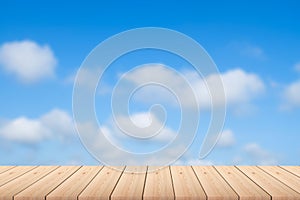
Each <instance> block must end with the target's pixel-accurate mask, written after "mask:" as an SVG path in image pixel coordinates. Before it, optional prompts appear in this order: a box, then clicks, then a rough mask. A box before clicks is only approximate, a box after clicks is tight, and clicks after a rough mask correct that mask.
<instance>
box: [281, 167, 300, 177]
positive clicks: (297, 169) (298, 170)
mask: <svg viewBox="0 0 300 200" xmlns="http://www.w3.org/2000/svg"><path fill="white" fill-rule="evenodd" d="M280 167H281V168H283V169H285V170H287V171H289V172H291V173H292V174H295V175H296V176H299V177H300V166H280Z"/></svg>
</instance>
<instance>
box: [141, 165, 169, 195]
mask: <svg viewBox="0 0 300 200" xmlns="http://www.w3.org/2000/svg"><path fill="white" fill-rule="evenodd" d="M152 168H155V169H156V168H157V167H149V168H148V172H147V178H146V184H145V189H144V195H143V197H144V198H143V199H145V200H154V199H162V200H163V199H166V200H169V199H170V200H171V199H174V191H173V183H172V177H171V171H170V167H163V168H161V169H159V170H155V171H153V170H154V169H152Z"/></svg>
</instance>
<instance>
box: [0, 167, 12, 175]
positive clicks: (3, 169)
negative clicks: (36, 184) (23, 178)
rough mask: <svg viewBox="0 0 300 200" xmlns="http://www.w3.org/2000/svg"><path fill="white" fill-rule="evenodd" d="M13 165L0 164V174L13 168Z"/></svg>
mask: <svg viewBox="0 0 300 200" xmlns="http://www.w3.org/2000/svg"><path fill="white" fill-rule="evenodd" d="M14 167H15V166H0V174H1V173H2V172H6V171H8V170H9V169H12V168H14Z"/></svg>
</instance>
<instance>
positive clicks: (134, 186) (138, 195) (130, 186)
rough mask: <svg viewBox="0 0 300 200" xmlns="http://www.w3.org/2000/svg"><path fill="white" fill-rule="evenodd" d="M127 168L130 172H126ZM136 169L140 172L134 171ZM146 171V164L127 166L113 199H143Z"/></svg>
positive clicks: (112, 196)
mask: <svg viewBox="0 0 300 200" xmlns="http://www.w3.org/2000/svg"><path fill="white" fill-rule="evenodd" d="M126 170H127V171H130V172H126ZM134 171H137V172H138V173H134ZM146 171H147V167H146V166H137V167H134V166H127V167H126V168H125V171H124V172H123V174H122V176H121V178H120V180H119V182H118V184H117V186H116V187H115V189H114V191H113V193H112V195H111V199H112V200H124V199H128V200H130V199H131V200H137V199H142V196H143V189H144V184H145V177H146Z"/></svg>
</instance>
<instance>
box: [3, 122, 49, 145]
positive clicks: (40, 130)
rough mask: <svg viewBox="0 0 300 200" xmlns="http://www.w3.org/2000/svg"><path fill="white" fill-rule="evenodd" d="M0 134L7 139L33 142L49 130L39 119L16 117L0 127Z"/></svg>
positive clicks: (46, 135) (44, 135) (47, 133)
mask: <svg viewBox="0 0 300 200" xmlns="http://www.w3.org/2000/svg"><path fill="white" fill-rule="evenodd" d="M0 135H1V136H2V137H4V138H6V139H8V140H13V141H18V142H25V143H34V142H38V141H40V140H42V139H44V138H46V137H48V136H49V135H50V131H49V129H48V128H47V127H45V126H44V125H43V124H42V123H41V122H40V121H39V120H32V119H28V118H25V117H20V118H16V119H14V120H12V121H10V122H8V123H7V124H5V125H4V126H3V127H1V129H0Z"/></svg>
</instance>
